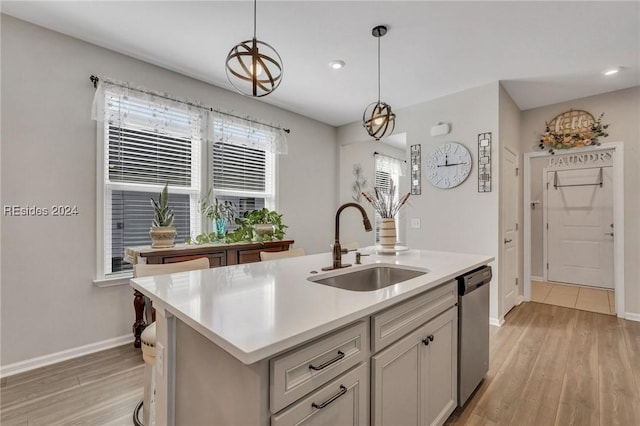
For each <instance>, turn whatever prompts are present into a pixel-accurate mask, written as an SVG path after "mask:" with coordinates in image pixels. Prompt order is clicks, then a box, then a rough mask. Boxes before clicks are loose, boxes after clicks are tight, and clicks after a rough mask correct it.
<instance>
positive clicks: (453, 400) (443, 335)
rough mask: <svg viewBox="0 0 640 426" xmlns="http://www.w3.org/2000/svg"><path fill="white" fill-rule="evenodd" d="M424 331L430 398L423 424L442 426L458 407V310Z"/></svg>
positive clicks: (429, 323) (450, 311) (444, 316)
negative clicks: (426, 341) (425, 333)
mask: <svg viewBox="0 0 640 426" xmlns="http://www.w3.org/2000/svg"><path fill="white" fill-rule="evenodd" d="M425 331H426V332H427V340H428V341H429V344H428V345H426V346H425V347H424V348H425V349H426V350H427V351H426V352H427V356H426V357H425V362H426V365H425V376H426V382H427V395H426V398H425V400H424V402H425V403H426V404H427V407H426V410H425V411H424V413H425V415H426V418H425V419H424V420H425V421H423V424H425V425H442V424H444V422H445V421H446V420H447V418H448V417H449V415H450V414H451V413H452V412H453V410H455V408H456V405H457V392H458V390H457V389H458V388H457V386H458V368H457V367H458V333H457V331H458V308H457V307H455V308H453V309H450V310H448V311H447V312H445V313H443V314H442V315H440V316H438V317H437V318H435V319H433V320H432V321H430V322H428V323H427V325H426V327H425ZM430 336H433V340H431V338H430Z"/></svg>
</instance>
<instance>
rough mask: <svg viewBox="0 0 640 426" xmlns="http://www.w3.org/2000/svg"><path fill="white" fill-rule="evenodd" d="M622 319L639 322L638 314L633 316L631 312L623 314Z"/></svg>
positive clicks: (639, 315) (639, 316)
mask: <svg viewBox="0 0 640 426" xmlns="http://www.w3.org/2000/svg"><path fill="white" fill-rule="evenodd" d="M624 319H628V320H629V321H638V322H640V314H634V313H632V312H625V313H624Z"/></svg>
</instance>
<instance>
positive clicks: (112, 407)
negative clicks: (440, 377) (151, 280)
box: [0, 302, 640, 426]
mask: <svg viewBox="0 0 640 426" xmlns="http://www.w3.org/2000/svg"><path fill="white" fill-rule="evenodd" d="M490 351H491V354H490V368H489V373H488V374H487V377H486V378H485V379H484V381H483V382H482V384H481V385H480V387H479V388H478V390H477V391H476V393H475V394H474V395H473V396H472V398H471V399H470V400H469V402H468V403H467V405H466V406H465V407H464V409H458V410H456V412H454V414H453V415H452V416H451V417H450V418H449V420H448V421H447V424H448V425H450V426H453V425H456V426H457V425H470V426H476V425H491V426H494V425H514V426H521V425H535V426H547V425H559V426H568V425H576V426H589V425H594V426H615V425H621V426H635V425H640V323H638V322H631V321H625V320H621V319H618V318H616V317H614V316H610V315H603V314H598V313H593V312H586V311H581V310H576V309H570V308H565V307H561V306H552V305H546V304H540V303H534V302H531V303H523V304H522V305H520V306H517V307H515V308H514V309H513V310H512V311H511V312H510V313H509V314H508V315H507V317H506V318H505V324H504V325H503V326H502V327H491V347H490ZM142 369H143V363H142V360H141V356H140V352H139V350H136V349H134V348H133V347H132V345H126V346H122V347H119V348H115V349H110V350H108V351H104V352H100V353H97V354H94V355H90V356H87V357H82V358H78V359H75V360H70V361H65V362H63V363H60V364H56V365H54V366H50V367H45V368H42V369H38V370H34V371H31V372H28V373H24V374H19V375H15V376H10V377H8V378H6V379H3V380H2V388H1V392H0V398H1V399H2V408H1V411H2V413H1V416H2V417H1V420H0V423H1V424H2V426H9V425H28V426H32V425H91V426H95V425H131V424H132V420H131V416H132V413H133V408H134V406H135V404H136V403H137V402H138V400H140V399H141V398H142ZM221 426H227V425H221Z"/></svg>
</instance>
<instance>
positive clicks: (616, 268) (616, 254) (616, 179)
mask: <svg viewBox="0 0 640 426" xmlns="http://www.w3.org/2000/svg"><path fill="white" fill-rule="evenodd" d="M605 150H613V223H614V224H615V231H614V232H615V233H616V238H615V239H614V241H613V281H614V290H615V301H616V315H617V316H618V317H620V318H624V317H625V314H624V312H625V304H624V302H625V294H624V144H623V142H608V143H603V144H601V145H600V146H594V147H588V148H573V149H572V150H571V152H572V153H582V152H597V151H605ZM551 156H552V154H549V153H548V152H546V151H542V152H527V153H526V154H525V160H524V197H523V209H524V253H523V254H524V259H523V260H524V299H525V300H526V301H531V201H532V200H531V160H532V159H534V158H540V157H551Z"/></svg>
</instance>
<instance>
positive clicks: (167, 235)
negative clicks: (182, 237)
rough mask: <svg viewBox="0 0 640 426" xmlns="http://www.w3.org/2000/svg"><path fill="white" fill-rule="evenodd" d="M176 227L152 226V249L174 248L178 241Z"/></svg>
mask: <svg viewBox="0 0 640 426" xmlns="http://www.w3.org/2000/svg"><path fill="white" fill-rule="evenodd" d="M177 234H178V233H177V232H176V227H175V226H152V227H151V229H150V230H149V236H150V237H151V247H152V248H166V247H173V246H174V242H175V240H176V235H177Z"/></svg>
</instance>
